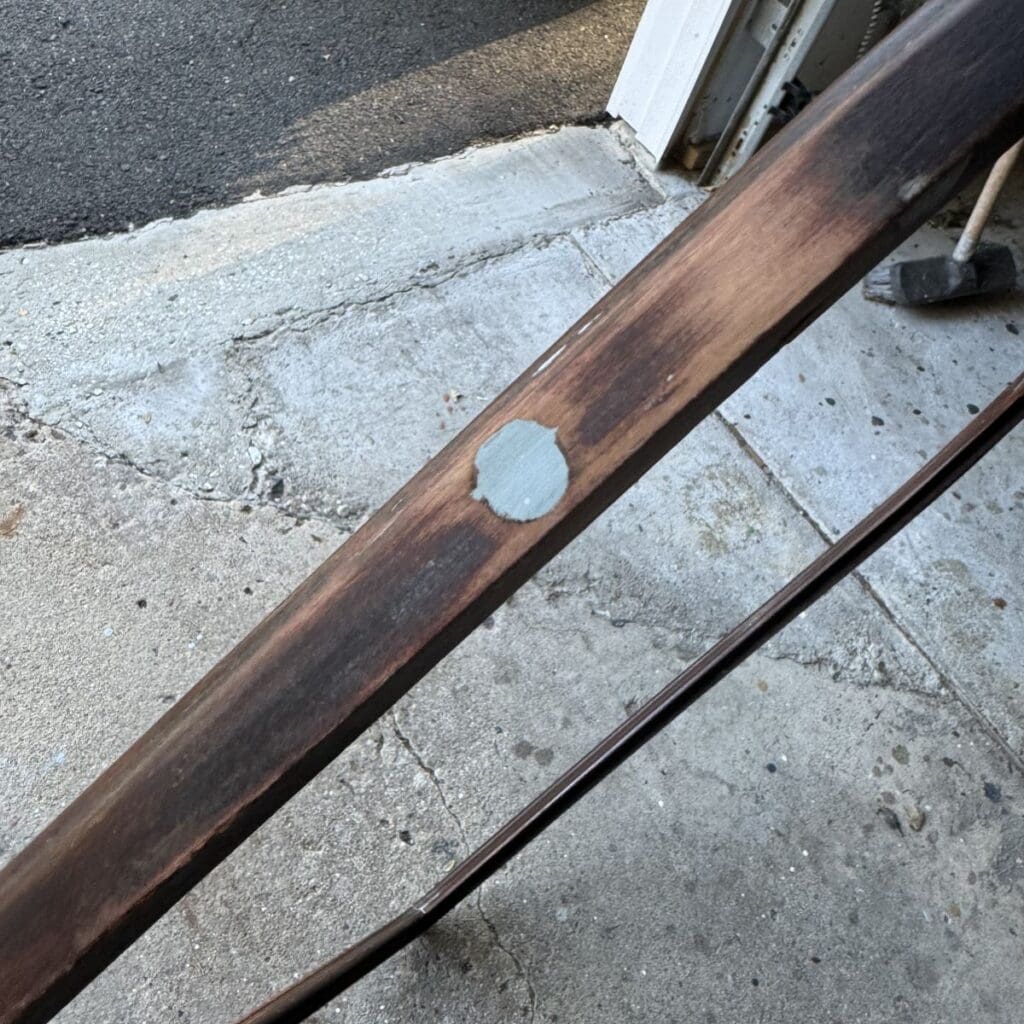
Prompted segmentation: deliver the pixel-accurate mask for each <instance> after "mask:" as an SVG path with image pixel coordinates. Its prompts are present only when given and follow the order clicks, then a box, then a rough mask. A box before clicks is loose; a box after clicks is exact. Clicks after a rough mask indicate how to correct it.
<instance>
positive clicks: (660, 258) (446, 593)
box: [0, 0, 1024, 1024]
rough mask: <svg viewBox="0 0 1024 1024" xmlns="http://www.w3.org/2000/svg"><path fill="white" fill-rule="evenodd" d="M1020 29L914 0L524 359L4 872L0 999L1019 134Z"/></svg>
mask: <svg viewBox="0 0 1024 1024" xmlns="http://www.w3.org/2000/svg"><path fill="white" fill-rule="evenodd" d="M1021 54H1024V11H1022V9H1021V6H1020V0H931V2H930V3H929V4H927V5H926V6H925V7H924V8H922V10H921V11H920V12H919V13H918V14H917V15H916V16H915V17H913V18H912V19H910V20H909V21H908V22H907V23H906V24H905V25H904V26H903V27H902V28H901V29H900V30H898V31H897V32H895V33H893V34H892V35H891V36H890V37H889V38H888V39H887V40H886V41H885V42H883V43H882V44H881V45H880V46H879V47H878V48H877V49H876V50H874V51H873V52H872V53H871V54H869V56H868V57H867V58H865V59H864V60H863V61H861V62H860V63H859V64H858V65H857V66H855V67H854V68H853V69H852V71H851V72H850V73H848V74H847V75H846V76H844V78H842V79H841V80H840V81H839V82H837V83H836V84H835V85H834V86H833V87H832V88H831V89H829V90H828V91H827V92H826V93H825V94H823V95H822V96H821V97H819V98H818V99H817V100H816V101H815V102H814V103H813V104H811V106H810V107H809V108H808V109H807V110H806V111H805V112H804V113H803V114H802V115H801V116H800V117H799V118H797V120H796V121H795V122H794V123H793V124H792V125H790V126H789V128H787V129H786V130H785V131H783V132H782V133H781V134H780V135H779V136H778V138H776V139H775V140H774V141H773V142H772V143H771V144H770V145H769V146H768V147H767V148H766V150H765V151H764V152H762V153H761V154H760V155H759V156H758V157H757V158H756V159H755V160H754V161H753V162H752V163H751V164H750V165H749V166H748V167H747V168H746V169H744V170H743V171H742V172H741V173H740V174H738V175H737V176H736V177H735V178H734V179H733V180H732V181H731V182H730V183H729V184H728V185H727V186H726V187H724V188H723V189H722V190H721V191H720V192H719V193H718V194H716V195H715V196H714V197H713V198H712V199H711V200H710V201H709V202H708V203H706V204H705V205H704V207H702V208H701V209H700V210H699V211H698V212H697V213H695V214H694V215H693V216H691V217H690V218H689V219H688V220H687V221H686V223H685V224H683V225H682V227H680V228H679V229H678V230H676V231H675V232H674V233H673V234H672V235H671V236H670V237H669V238H668V239H667V240H666V241H665V242H663V243H662V244H661V245H660V246H658V248H657V249H655V251H654V252H653V253H652V254H651V255H650V256H649V257H648V258H647V259H646V260H644V261H643V263H641V264H640V266H639V267H637V268H636V269H635V270H634V271H633V272H632V273H631V274H630V275H629V276H628V277H627V278H626V279H625V280H624V281H622V282H621V283H620V284H619V285H618V286H616V287H615V288H614V289H612V291H611V292H609V294H608V295H607V296H606V297H605V298H604V299H602V300H601V301H600V302H599V303H598V304H597V305H596V306H594V308H593V309H592V310H591V311H590V312H589V313H588V314H587V315H586V316H585V317H583V318H582V320H580V321H579V322H578V323H577V324H576V325H575V326H574V327H573V328H571V329H570V330H569V331H568V333H567V334H565V335H564V336H563V337H562V338H561V339H560V340H559V341H557V342H556V343H555V345H554V346H553V347H552V348H551V349H550V350H549V352H548V353H547V354H546V355H545V356H543V357H542V358H541V359H539V360H538V361H537V362H536V363H535V364H534V365H533V366H531V367H529V368H528V369H527V370H526V372H525V373H524V374H523V375H522V376H521V377H520V378H519V379H518V380H517V381H516V382H515V383H513V384H512V386H511V387H510V388H509V389H508V390H507V391H506V392H505V393H504V394H502V395H501V396H500V397H499V398H498V399H497V400H496V401H495V402H494V403H493V404H492V405H491V406H490V407H489V408H488V409H487V410H486V411H485V412H484V413H482V414H481V415H480V416H479V417H478V418H477V419H476V420H475V421H474V422H473V423H471V424H470V425H469V426H468V427H467V428H466V430H464V431H463V432H462V434H461V435H459V437H457V438H456V439H455V440H454V441H453V442H452V443H451V444H450V445H449V446H448V447H447V448H445V449H444V451H442V452H441V453H440V454H439V455H438V456H437V457H436V458H435V459H433V460H432V461H431V462H430V463H428V464H427V465H426V466H425V467H424V468H423V470H421V471H420V472H419V473H418V474H417V475H416V476H415V477H414V478H413V479H412V480H411V481H410V482H409V483H408V484H407V485H406V486H405V487H404V488H403V489H402V490H401V491H400V492H399V493H398V494H397V495H396V496H395V497H394V498H393V499H392V500H391V501H389V502H388V503H387V504H386V505H385V506H384V507H383V508H382V509H381V510H380V511H379V512H378V513H377V514H376V515H375V516H374V517H373V518H372V519H371V520H370V521H369V522H368V523H367V524H366V525H365V526H364V527H363V528H362V529H361V530H360V531H359V532H358V533H357V534H356V535H355V536H353V537H352V538H351V539H350V540H349V541H348V543H346V544H345V545H344V546H343V547H342V548H341V549H339V551H337V552H336V553H335V554H334V555H333V556H332V557H331V558H330V559H329V560H328V561H327V562H326V563H325V564H324V565H323V566H322V567H321V568H320V569H319V570H318V571H317V572H316V573H314V574H313V575H312V576H311V577H310V578H309V579H308V580H307V581H306V582H305V583H303V584H302V585H301V586H300V587H299V588H298V589H297V590H296V591H295V593H294V594H293V595H292V596H291V597H289V598H288V600H286V601H285V602H284V603H283V604H282V605H281V606H279V607H278V608H277V609H276V610H275V611H273V612H272V613H271V614H270V615H269V616H268V617H267V619H265V620H264V622H263V623H262V624H261V625H260V626H258V627H257V628H256V629H255V630H254V631H253V632H252V633H251V634H250V635H249V636H248V637H246V638H245V639H244V640H243V641H242V642H241V643H240V644H239V645H238V647H236V648H235V649H234V650H233V651H232V652H231V653H230V654H229V655H228V656H227V657H226V658H224V659H223V660H222V661H221V662H220V663H219V664H218V665H216V666H215V667H214V669H213V670H212V671H211V672H210V673H209V674H208V675H207V676H206V677H205V678H204V679H202V680H201V681H200V682H199V683H198V684H197V685H196V686H195V687H194V688H193V689H192V690H191V691H190V692H189V693H188V694H187V695H186V696H185V697H183V698H182V699H181V700H180V701H179V702H178V704H177V705H176V706H175V707H174V708H172V709H171V710H170V711H169V712H168V713H167V714H166V715H165V716H164V717H163V718H162V719H161V720H160V721H159V722H158V723H157V724H156V725H155V726H153V728H152V729H150V730H149V732H147V733H146V734H145V735H144V736H142V737H141V738H140V739H139V740H138V741H137V742H136V743H135V744H134V746H132V747H131V748H130V749H129V750H128V751H127V752H126V753H125V754H124V755H123V756H122V757H121V758H120V759H119V760H118V761H117V762H115V763H114V764H113V765H112V766H111V767H110V768H109V769H108V770H107V771H106V772H105V773H104V774H103V775H101V776H100V778H99V779H97V780H96V781H95V782H94V783H93V784H92V785H91V786H90V787H89V788H88V789H87V790H86V791H85V792H84V793H83V794H82V795H81V796H80V797H79V798H78V799H77V800H76V801H75V802H74V803H72V804H71V806H70V807H68V808H67V809H66V810H65V811H64V812H63V813H62V814H61V815H60V816H59V817H58V818H57V819H56V820H55V821H54V822H53V823H52V824H51V825H50V826H49V827H48V828H47V829H45V830H44V832H43V833H42V834H41V835H39V836H38V837H37V838H36V839H35V840H34V841H33V842H32V843H30V844H29V846H28V847H26V849H25V850H23V851H22V852H21V853H20V854H19V855H18V856H17V857H16V858H15V859H14V860H13V861H12V862H11V863H10V864H9V865H8V866H7V867H6V869H5V870H4V871H3V872H2V873H0V1021H2V1022H4V1024H14V1022H18V1024H29V1022H39V1021H44V1020H47V1019H49V1018H50V1017H51V1016H52V1015H53V1014H54V1013H56V1011H57V1010H58V1009H60V1007H62V1006H63V1005H64V1004H65V1003H67V1002H68V1001H69V1000H70V999H71V998H72V997H73V996H74V995H75V994H76V993H77V992H78V991H79V990H80V989H81V988H82V987H83V986H84V985H86V984H87V983H88V982H89V980H90V979H91V978H93V977H94V976H95V975H96V974H97V973H99V972H100V971H102V970H103V968H104V967H105V966H106V965H107V964H109V963H110V961H111V960H113V959H114V958H115V957H116V956H117V955H118V954H119V953H120V952H121V951H122V950H123V949H125V948H126V947H127V946H128V945H129V944H130V943H131V942H132V941H133V940H134V939H135V938H136V937H137V936H138V935H139V934H141V933H142V932H143V931H144V930H145V929H146V928H147V927H148V926H149V925H150V924H152V923H153V921H155V920H156V919H157V918H158V917H159V916H160V915H161V914H162V913H164V912H165V911H166V910H167V909H168V908H169V907H170V906H171V905H172V904H173V903H174V902H175V901H176V900H177V899H178V898H179V897H180V896H181V895H182V894H183V893H185V892H186V891H187V890H188V889H189V888H190V887H191V886H193V885H194V884H195V883H196V882H197V881H199V879H201V878H202V877H203V876H204V875H205V874H206V873H207V872H209V871H210V870H211V869H212V868H213V867H214V866H215V865H216V864H217V863H218V862H220V861H221V860H222V859H223V858H224V857H226V856H227V854H228V853H230V852H231V850H232V849H234V847H235V846H237V845H238V844H239V843H240V842H241V841H242V840H243V839H245V837H246V836H248V835H249V834H250V833H251V832H252V831H253V830H254V829H255V828H256V827H257V826H258V825H259V824H260V823H261V822H263V821H264V820H266V818H267V817H268V816H269V815H271V814H272V813H273V812H274V811H275V810H277V808H279V807H280V806H281V804H283V803H284V802H285V801H286V800H287V799H288V798H289V797H290V796H292V795H293V794H294V793H295V792H296V791H297V790H298V789H299V788H300V787H301V786H302V785H304V784H305V783H306V782H307V781H309V779H311V778H312V777H313V776H314V775H315V774H316V773H317V772H319V771H320V770H321V769H322V768H323V767H324V766H325V765H326V764H328V763H329V762H330V761H331V760H332V759H333V758H334V757H336V756H337V755H338V753H339V752H340V751H341V750H343V749H344V748H345V747H346V746H347V745H348V744H349V743H351V742H352V740H353V739H354V738H355V737H357V736H358V735H359V734H360V733H361V732H362V731H363V730H364V729H365V728H366V726H367V725H368V724H369V723H371V722H372V721H374V720H375V719H376V718H377V717H378V716H379V715H380V714H381V713H382V712H383V711H384V710H385V709H386V708H388V707H389V706H390V705H391V704H393V703H394V702H395V701H396V700H397V699H398V698H399V697H400V696H401V695H402V694H403V693H405V692H406V690H408V689H409V687H410V686H412V685H413V684H414V683H415V682H416V681H417V680H418V679H419V678H420V677H421V676H422V675H423V674H424V673H425V672H426V671H427V670H428V669H430V668H431V666H433V665H434V664H435V663H436V662H437V661H438V660H439V659H440V658H441V657H443V656H444V655H445V654H446V653H447V652H448V651H450V650H451V649H452V648H453V647H454V646H455V645H456V644H457V643H459V641H460V640H461V639H462V638H463V637H465V636H466V635H467V633H469V632H470V631H471V630H472V629H473V628H474V627H475V626H476V625H477V624H478V623H480V622H481V621H482V620H483V619H484V618H485V617H486V616H487V615H489V614H490V613H491V612H492V611H494V609H495V608H496V607H497V606H498V605H499V604H500V603H501V602H502V601H504V600H505V598H506V597H508V596H509V594H511V593H512V592H513V591H514V590H515V589H516V588H517V587H518V586H520V585H521V584H522V583H523V582H524V581H525V580H526V579H527V578H528V577H529V576H531V575H532V574H533V573H534V572H535V571H536V570H537V569H538V568H539V567H540V566H541V565H543V564H544V563H545V562H546V561H547V560H548V559H550V558H551V557H552V556H553V555H554V554H555V553H556V552H558V551H559V550H560V549H561V548H562V547H564V546H565V545H566V544H567V543H568V542H569V541H570V540H571V539H572V538H573V537H574V536H575V535H576V534H577V533H579V531H580V530H582V529H583V528H584V527H585V526H586V525H587V524H588V523H589V522H591V520H593V519H594V518H595V516H597V515H598V514H599V513H600V512H601V511H602V510H604V509H605V508H606V507H607V506H608V505H609V504H610V503H611V502H612V501H613V500H614V499H615V498H617V497H618V496H619V495H620V494H621V493H622V492H623V491H624V490H625V489H626V488H627V487H628V486H629V485H630V484H632V483H633V482H634V481H635V480H636V479H637V478H638V477H639V476H640V475H641V474H642V473H644V472H645V471H646V470H647V469H648V468H649V467H650V466H651V465H652V464H653V463H655V462H656V461H657V460H658V459H659V458H661V456H662V455H664V454H665V453H666V452H667V451H668V450H669V449H670V448H671V447H672V446H673V445H674V444H676V443H677V442H678V441H679V440H680V438H682V437H683V436H684V435H685V434H686V433H687V432H688V431H689V430H691V429H692V428H693V427H694V425H696V424H697V423H698V422H699V421H700V420H701V419H702V418H703V417H704V416H706V415H707V414H708V413H709V412H710V411H711V410H712V409H713V408H714V407H715V406H716V405H718V404H719V403H720V402H721V401H722V400H723V399H724V398H725V397H726V396H727V395H729V394H730V393H731V392H732V391H733V390H734V389H735V388H736V387H738V386H739V385H740V384H742V383H743V382H744V381H745V380H746V379H747V378H749V377H750V376H751V375H752V374H753V373H754V372H755V371H756V370H757V369H758V367H760V366H761V365H762V364H763V363H764V362H765V361H766V360H767V359H769V358H770V357H771V356H772V354H773V353H774V352H776V351H777V350H778V349H779V347H780V346H781V345H783V344H784V343H785V342H786V341H788V340H789V339H790V338H792V337H793V336H794V335H795V334H796V333H797V332H799V331H800V329H801V328H802V327H804V326H805V325H806V324H807V323H809V322H810V321H811V320H813V319H814V318H815V317H817V316H818V315H819V314H820V313H821V312H822V311H823V310H824V309H826V308H827V307H828V305H829V304H830V303H831V302H833V301H834V300H835V299H836V298H838V297H839V296H840V295H841V294H842V293H843V292H844V291H846V290H847V289H848V288H849V287H851V286H852V285H853V284H854V283H855V282H856V281H857V279H858V278H859V277H860V276H861V275H862V274H864V273H865V272H866V271H867V270H868V269H869V268H870V267H871V266H872V265H874V264H875V263H876V262H877V261H878V260H879V259H881V258H882V257H884V256H885V255H886V254H887V253H888V252H890V251H891V250H892V249H893V248H894V247H895V246H896V245H897V244H898V243H899V242H900V241H901V240H902V239H903V238H905V237H906V236H907V235H908V234H909V233H910V232H911V231H912V230H914V228H916V227H917V226H918V225H919V224H921V223H922V221H923V220H924V219H925V218H926V217H927V216H928V215H929V214H931V213H932V212H933V211H934V210H936V209H938V208H939V207H940V206H941V205H942V204H943V203H944V202H945V201H946V200H947V199H948V198H949V197H950V196H951V195H952V194H953V193H954V192H955V191H956V190H957V189H958V188H959V187H960V186H961V185H962V184H963V183H964V182H965V181H966V180H967V179H968V178H970V177H971V176H973V175H974V174H975V173H976V172H977V171H979V170H981V169H982V168H983V167H985V166H986V165H987V164H989V163H991V162H992V161H993V160H994V159H995V157H996V156H997V155H998V154H999V153H1001V152H1003V151H1004V150H1005V149H1006V148H1007V147H1008V146H1009V145H1010V144H1011V143H1012V142H1013V141H1014V140H1015V139H1017V138H1018V137H1020V136H1021V135H1024V59H1022V57H1021ZM513 421H520V422H519V424H518V425H513V426H511V427H510V426H509V425H510V424H512V423H513ZM541 428H543V429H541ZM499 513H501V514H499ZM535 514H538V515H539V517H537V518H531V516H533V515H535Z"/></svg>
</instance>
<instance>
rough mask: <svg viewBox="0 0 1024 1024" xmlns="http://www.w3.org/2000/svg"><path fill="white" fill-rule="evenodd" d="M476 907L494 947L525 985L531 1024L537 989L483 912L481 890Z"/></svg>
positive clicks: (530, 1023)
mask: <svg viewBox="0 0 1024 1024" xmlns="http://www.w3.org/2000/svg"><path fill="white" fill-rule="evenodd" d="M476 909H477V913H479V915H480V920H481V921H483V923H484V925H485V927H486V928H487V931H488V932H489V933H490V936H491V941H492V942H493V943H494V946H495V948H496V949H500V950H501V951H502V953H504V954H505V956H507V957H508V958H509V960H511V961H512V966H513V967H514V968H515V971H516V975H517V977H518V978H519V979H520V980H521V981H522V982H523V985H524V986H525V987H526V997H527V1000H528V1001H529V1005H528V1009H529V1017H528V1018H527V1020H528V1024H533V1022H534V1021H535V1020H536V1018H537V990H536V988H534V985H533V981H532V980H531V978H530V973H529V971H527V969H526V966H525V965H524V963H523V961H522V959H521V958H520V957H519V956H518V954H517V953H516V952H515V951H514V950H512V949H510V948H509V947H508V946H506V945H505V943H504V942H503V941H502V938H501V934H500V933H499V932H498V929H497V926H496V925H495V924H494V922H493V921H492V920H491V919H490V918H489V917H488V916H487V914H486V913H485V912H484V905H483V892H482V891H481V890H477V894H476Z"/></svg>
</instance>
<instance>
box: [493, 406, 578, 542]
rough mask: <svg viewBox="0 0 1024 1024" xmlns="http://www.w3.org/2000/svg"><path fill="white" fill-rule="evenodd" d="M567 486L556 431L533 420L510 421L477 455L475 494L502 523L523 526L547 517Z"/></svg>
mask: <svg viewBox="0 0 1024 1024" xmlns="http://www.w3.org/2000/svg"><path fill="white" fill-rule="evenodd" d="M568 486H569V464H568V463H567V462H566V461H565V456H564V455H563V454H562V450H561V448H559V447H558V443H557V442H556V441H555V430H554V429H553V428H552V427H543V426H541V425H540V424H539V423H534V422H533V421H532V420H512V422H511V423H506V424H505V426H503V427H502V428H501V430H499V431H498V432H497V433H496V434H494V435H493V436H492V437H489V438H488V439H487V440H486V441H485V442H484V443H483V444H482V445H481V446H480V450H479V451H478V452H477V453H476V490H475V491H473V497H474V498H476V499H477V501H486V502H487V504H488V505H490V507H491V509H492V510H493V511H494V512H495V513H496V514H497V515H499V516H501V518H502V519H511V520H512V521H513V522H516V523H527V522H529V521H530V520H531V519H540V517H541V516H546V515H547V514H548V513H549V512H550V511H551V510H552V509H553V508H554V507H555V506H556V505H557V504H558V503H559V501H561V500H562V495H563V494H565V491H566V488H567V487H568Z"/></svg>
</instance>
